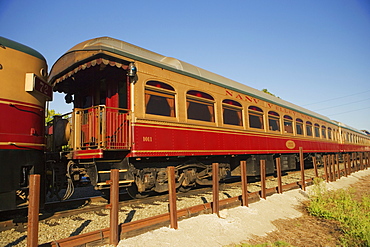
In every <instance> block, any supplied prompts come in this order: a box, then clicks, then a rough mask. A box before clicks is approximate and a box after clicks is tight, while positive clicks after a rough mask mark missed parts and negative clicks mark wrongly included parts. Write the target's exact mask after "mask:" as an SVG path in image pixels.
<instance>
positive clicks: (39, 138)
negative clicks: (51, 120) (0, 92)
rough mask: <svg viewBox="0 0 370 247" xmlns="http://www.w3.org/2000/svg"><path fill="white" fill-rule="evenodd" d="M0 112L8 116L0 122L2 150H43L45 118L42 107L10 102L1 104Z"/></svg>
mask: <svg viewBox="0 0 370 247" xmlns="http://www.w3.org/2000/svg"><path fill="white" fill-rule="evenodd" d="M0 112H1V114H2V115H3V116H6V117H4V118H3V119H2V121H0V130H1V131H0V143H3V144H4V143H9V145H0V149H19V148H24V147H25V146H26V147H32V148H35V149H40V150H42V149H43V147H42V146H41V145H42V144H44V143H45V138H44V131H45V130H44V128H45V127H44V126H45V124H44V123H45V116H44V110H43V109H42V108H41V107H39V106H38V107H37V108H35V106H34V105H31V104H27V103H21V102H15V101H12V102H9V103H8V104H4V103H0Z"/></svg>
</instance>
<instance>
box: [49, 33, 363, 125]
mask: <svg viewBox="0 0 370 247" xmlns="http://www.w3.org/2000/svg"><path fill="white" fill-rule="evenodd" d="M76 51H102V52H103V51H108V52H112V53H115V54H118V55H122V56H125V57H128V58H131V59H134V60H138V61H142V62H145V63H149V64H152V65H154V66H158V67H162V68H165V69H168V70H171V71H174V72H176V73H180V74H184V75H187V76H190V77H193V78H196V79H199V80H202V81H206V82H209V83H212V84H215V85H218V86H221V87H224V88H227V89H230V90H233V91H236V92H239V93H242V94H246V95H250V96H253V97H255V98H258V99H261V100H265V101H267V102H270V103H273V104H276V105H280V106H283V107H286V108H289V109H291V110H294V111H298V112H301V113H304V114H307V115H310V116H312V117H315V118H318V119H321V120H324V121H326V122H330V123H332V124H335V125H337V122H336V121H333V120H331V119H330V118H328V117H326V116H323V115H320V114H318V113H316V112H313V111H310V110H307V109H305V108H303V107H300V106H297V105H295V104H292V103H290V102H288V101H285V100H282V99H280V98H278V97H275V96H272V95H269V94H266V93H264V92H262V91H260V90H257V89H255V88H252V87H249V86H246V85H244V84H242V83H239V82H236V81H233V80H231V79H228V78H226V77H223V76H221V75H218V74H215V73H212V72H210V71H207V70H204V69H202V68H199V67H196V66H194V65H192V64H189V63H186V62H184V61H181V60H178V59H176V58H172V57H166V56H163V55H160V54H158V53H155V52H152V51H149V50H146V49H144V48H141V47H138V46H136V45H133V44H130V43H127V42H124V41H121V40H117V39H114V38H110V37H99V38H95V39H90V40H87V41H84V42H82V43H79V44H77V45H75V46H74V47H72V48H71V49H69V50H68V51H67V52H66V53H65V55H66V54H68V53H72V52H76ZM62 57H63V56H62ZM60 59H61V58H59V59H58V61H59V60H60ZM58 61H57V62H56V63H55V64H54V65H53V68H52V70H51V72H50V83H53V82H54V81H55V80H56V79H57V77H58V76H60V73H62V71H53V69H54V66H55V65H56V64H57V63H58ZM70 66H72V64H70ZM56 70H58V69H56ZM342 127H345V128H349V129H351V130H354V128H350V127H348V126H342ZM357 132H360V131H359V130H357Z"/></svg>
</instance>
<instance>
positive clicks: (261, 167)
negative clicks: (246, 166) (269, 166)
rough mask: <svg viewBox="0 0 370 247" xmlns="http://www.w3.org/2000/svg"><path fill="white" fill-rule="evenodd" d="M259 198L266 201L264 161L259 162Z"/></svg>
mask: <svg viewBox="0 0 370 247" xmlns="http://www.w3.org/2000/svg"><path fill="white" fill-rule="evenodd" d="M260 169H261V198H263V199H266V160H260Z"/></svg>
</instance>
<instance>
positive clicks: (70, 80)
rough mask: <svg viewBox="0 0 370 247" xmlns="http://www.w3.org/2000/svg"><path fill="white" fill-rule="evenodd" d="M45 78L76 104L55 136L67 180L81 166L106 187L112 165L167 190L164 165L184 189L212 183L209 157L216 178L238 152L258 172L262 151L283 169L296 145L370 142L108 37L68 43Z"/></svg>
mask: <svg viewBox="0 0 370 247" xmlns="http://www.w3.org/2000/svg"><path fill="white" fill-rule="evenodd" d="M49 82H50V83H51V84H52V85H53V86H54V90H55V91H58V92H63V93H65V94H66V101H67V102H68V103H71V102H73V104H74V108H73V112H72V113H71V119H72V121H71V130H72V132H71V138H70V140H69V142H68V145H67V146H64V147H63V148H62V146H63V144H67V143H66V142H64V143H63V142H58V143H55V144H54V146H53V151H55V152H60V154H61V155H60V162H61V164H63V162H64V164H67V163H68V165H66V167H67V173H68V178H69V184H70V187H72V185H73V182H74V180H78V179H79V177H81V176H86V177H89V179H90V181H91V183H92V184H93V185H95V186H96V187H97V188H100V189H104V188H105V187H106V184H105V181H106V180H107V179H108V177H109V172H110V169H111V168H118V169H120V178H121V182H120V183H121V186H122V187H127V188H128V190H129V192H130V194H132V195H133V196H135V195H146V194H147V192H150V191H157V192H161V191H165V190H167V174H166V167H167V166H169V165H173V166H175V167H176V171H177V186H178V187H179V188H180V189H189V188H191V187H192V186H195V185H196V184H209V183H210V177H211V174H212V172H211V164H212V162H218V163H220V172H219V173H220V176H221V178H226V177H228V176H230V174H237V170H238V164H239V162H240V161H241V160H247V164H248V166H247V167H248V175H252V176H258V175H259V169H258V166H259V162H258V161H259V160H260V159H265V160H266V161H267V170H268V172H270V173H272V172H274V159H275V158H276V157H282V160H283V169H284V170H290V169H295V168H296V158H297V155H296V154H297V153H298V150H299V147H302V148H303V150H304V153H305V156H306V157H310V156H318V157H319V156H320V155H322V154H325V153H343V152H367V151H370V150H369V142H370V139H369V136H367V135H366V134H365V133H363V132H361V131H358V130H355V129H353V128H350V127H347V126H345V125H343V124H340V123H338V122H335V121H332V120H330V119H329V118H327V117H325V116H322V115H319V114H317V113H314V112H312V111H309V110H307V109H304V108H302V107H299V106H297V105H294V104H291V103H289V102H286V101H284V100H282V99H279V98H277V97H274V96H271V95H268V94H265V93H263V92H261V91H258V90H256V89H253V88H250V87H248V86H245V85H243V84H240V83H237V82H235V81H232V80H229V79H227V78H224V77H222V76H219V75H216V74H214V73H211V72H208V71H206V70H203V69H201V68H198V67H195V66H193V65H191V64H188V63H185V62H182V61H180V60H177V59H175V58H171V57H165V56H162V55H159V54H157V53H154V52H151V51H148V50H145V49H143V48H140V47H137V46H134V45H131V44H128V43H126V42H123V41H119V40H115V39H112V38H108V37H102V38H96V39H92V40H88V41H85V42H83V43H80V44H78V45H76V46H75V47H73V48H72V49H70V50H69V51H68V52H66V53H65V54H64V55H63V56H62V57H61V58H60V59H59V60H58V61H57V62H56V63H55V64H54V66H53V68H52V70H51V75H50V77H49ZM56 123H57V121H55V124H56ZM63 126H67V124H64V125H63ZM55 130H56V128H55ZM62 132H63V133H65V130H64V129H63V128H62ZM54 133H55V134H57V131H54ZM60 136H63V138H61V139H65V138H64V136H65V134H63V135H60Z"/></svg>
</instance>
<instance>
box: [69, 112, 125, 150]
mask: <svg viewBox="0 0 370 247" xmlns="http://www.w3.org/2000/svg"><path fill="white" fill-rule="evenodd" d="M73 130H74V135H73V136H74V139H73V145H72V146H73V149H74V150H86V149H113V150H117V149H120V150H122V149H123V150H129V149H130V147H131V142H130V140H131V131H130V111H129V110H128V109H123V108H115V107H107V106H105V105H98V106H93V107H89V108H75V109H74V111H73Z"/></svg>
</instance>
